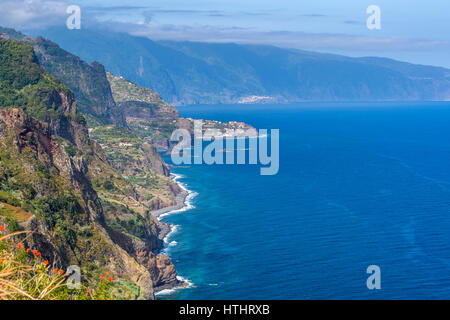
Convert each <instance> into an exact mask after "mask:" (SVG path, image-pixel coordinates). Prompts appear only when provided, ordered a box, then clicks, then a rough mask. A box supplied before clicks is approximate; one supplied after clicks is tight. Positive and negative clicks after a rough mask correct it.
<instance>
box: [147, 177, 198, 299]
mask: <svg viewBox="0 0 450 320" xmlns="http://www.w3.org/2000/svg"><path fill="white" fill-rule="evenodd" d="M176 177H177V176H176V175H173V180H174V181H175V182H176V183H177V184H178V186H179V188H180V190H181V191H180V192H179V193H178V194H177V195H176V197H175V202H176V204H175V205H173V206H169V207H165V208H161V209H158V210H154V211H151V214H152V215H153V216H154V217H155V218H157V219H158V221H159V220H160V219H161V217H162V216H163V215H165V214H168V213H170V212H173V211H177V210H182V209H184V208H187V207H188V203H187V201H188V199H187V198H188V196H189V194H190V192H189V190H187V189H186V188H185V187H184V186H183V185H182V184H181V183H179V182H178V181H176ZM158 227H159V233H158V238H159V239H161V240H163V241H164V240H165V239H166V238H167V237H168V236H169V234H170V233H171V232H172V231H173V230H174V226H173V225H172V224H170V223H164V222H160V223H159V225H158ZM177 280H178V281H177V282H172V283H170V284H164V285H162V286H157V287H155V288H154V292H155V293H158V292H161V291H163V290H171V289H175V288H183V287H188V286H189V283H188V281H186V280H184V279H183V278H181V277H178V276H177Z"/></svg>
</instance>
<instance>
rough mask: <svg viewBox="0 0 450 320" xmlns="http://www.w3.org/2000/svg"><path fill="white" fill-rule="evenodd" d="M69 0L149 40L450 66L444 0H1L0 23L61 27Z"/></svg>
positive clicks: (97, 21)
mask: <svg viewBox="0 0 450 320" xmlns="http://www.w3.org/2000/svg"><path fill="white" fill-rule="evenodd" d="M69 5H77V6H79V7H80V9H81V21H82V24H81V29H83V28H87V27H92V26H104V27H105V26H106V27H107V28H108V29H109V30H111V31H122V32H126V33H129V34H132V35H139V36H145V37H148V38H150V39H152V40H174V41H194V42H207V43H215V42H219V43H238V44H263V45H274V46H277V47H282V48H292V49H301V50H307V51H314V52H323V53H334V54H341V55H345V56H350V57H368V56H376V57H386V58H392V59H396V60H401V61H406V62H411V63H416V64H424V65H435V66H443V67H446V68H450V59H449V55H448V52H449V49H450V33H449V32H446V30H450V20H449V19H448V12H450V2H448V1H445V0H430V1H427V2H423V1H419V0H412V1H411V0H409V1H407V0H398V1H395V2H394V3H393V2H391V1H387V0H377V1H371V0H367V1H358V2H357V3H356V2H355V1H352V0H343V1H339V2H336V1H331V0H318V1H315V2H314V3H308V2H306V1H301V2H299V1H292V0H283V1H277V2H274V1H267V0H263V1H258V2H256V1H255V0H247V1H235V0H231V1H221V0H213V1H207V2H206V1H203V0H194V1H190V2H189V3H186V2H183V1H178V0H171V1H161V0H152V1H147V0H131V1H127V2H126V4H124V2H123V1H122V0H112V1H104V0H89V1H87V0H77V1H70V2H69V1H65V0H52V1H50V0H18V1H17V0H14V1H12V0H4V1H2V2H1V3H0V11H1V12H3V13H4V14H2V16H1V17H0V25H3V26H5V27H13V28H16V29H18V30H22V31H30V30H32V31H33V32H38V31H39V30H43V29H46V28H48V27H55V26H60V27H64V26H65V22H66V19H67V17H68V16H69V15H68V14H67V13H66V9H67V7H68V6H69ZM371 5H377V6H378V7H379V8H380V12H381V29H379V30H369V29H368V28H367V26H366V20H367V19H368V17H369V16H370V14H368V13H367V12H366V10H367V8H368V7H369V6H371Z"/></svg>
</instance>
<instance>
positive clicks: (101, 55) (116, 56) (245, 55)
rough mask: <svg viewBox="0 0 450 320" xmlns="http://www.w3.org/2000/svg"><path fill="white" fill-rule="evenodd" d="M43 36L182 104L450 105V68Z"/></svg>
mask: <svg viewBox="0 0 450 320" xmlns="http://www.w3.org/2000/svg"><path fill="white" fill-rule="evenodd" d="M43 33H44V35H46V36H47V37H48V38H50V39H52V40H54V41H55V42H57V43H58V44H60V45H61V46H62V47H63V48H66V49H68V50H70V51H71V52H74V53H76V54H77V55H79V56H81V57H82V58H83V59H85V60H87V61H94V60H97V61H100V62H102V63H103V64H105V66H106V67H107V69H108V70H109V71H110V72H112V73H113V74H116V75H120V76H123V77H124V78H127V79H129V80H130V81H133V82H135V83H137V84H138V85H140V86H143V87H147V88H150V89H152V90H155V91H157V92H158V93H159V94H161V96H162V98H163V99H164V100H165V101H167V102H168V103H171V104H175V105H187V104H199V103H200V104H221V103H239V102H240V101H241V100H242V99H244V100H245V99H246V98H249V97H252V96H257V97H270V98H271V99H269V101H270V102H278V103H286V102H300V101H404V100H409V101H413V100H449V99H450V70H449V69H445V68H442V67H433V66H423V65H414V64H411V63H406V62H400V61H396V60H392V59H387V58H376V57H375V58H373V57H363V58H350V57H345V56H340V55H334V54H326V53H315V52H310V51H302V50H297V49H282V48H278V47H274V46H265V45H240V44H233V43H231V44H229V43H225V44H222V43H220V44H219V43H200V42H174V41H152V40H150V39H148V38H144V37H136V36H131V35H128V34H125V33H113V32H108V33H106V32H104V31H102V30H100V31H99V30H94V29H86V30H76V31H69V30H63V29H48V30H46V31H44V32H43ZM124 60H126V61H127V63H126V64H124V63H121V61H124ZM250 100H251V99H250Z"/></svg>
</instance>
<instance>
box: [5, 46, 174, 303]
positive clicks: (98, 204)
mask: <svg viewBox="0 0 450 320" xmlns="http://www.w3.org/2000/svg"><path fill="white" fill-rule="evenodd" d="M0 150H1V151H0V182H1V184H0V185H1V187H0V202H2V203H3V204H5V205H10V206H15V207H17V208H21V209H22V210H24V211H25V212H28V213H29V215H26V219H24V218H23V215H21V216H18V215H15V214H11V213H10V212H6V211H5V210H3V209H2V208H3V207H1V208H0V217H1V219H6V220H7V221H9V222H10V223H12V222H13V221H15V222H19V223H20V224H21V226H22V228H25V229H28V230H33V231H34V232H35V233H33V236H32V237H31V238H30V239H28V240H27V241H28V242H30V243H29V246H32V247H34V248H38V249H39V250H40V251H41V252H42V255H43V256H44V257H45V258H46V259H47V260H48V261H50V263H51V264H52V265H54V266H58V267H60V268H66V267H67V266H69V265H78V266H80V267H81V269H82V271H83V277H84V279H85V280H86V281H92V279H95V278H96V275H98V274H99V273H101V272H102V271H105V270H109V271H110V272H112V273H114V274H115V275H117V277H118V278H120V279H123V281H127V282H129V283H130V284H131V285H134V286H137V287H138V288H139V295H138V296H139V298H143V299H152V298H154V288H156V287H161V286H170V285H174V284H177V283H178V280H177V279H176V271H175V269H174V267H173V265H172V264H171V262H170V259H169V258H168V257H167V256H165V255H159V254H158V253H159V251H160V249H161V246H162V240H161V235H160V233H161V229H163V226H162V225H161V224H160V223H159V222H158V221H156V219H154V218H153V217H152V216H151V215H149V214H148V211H146V210H144V208H145V207H146V206H145V205H143V204H142V203H141V200H143V199H140V196H139V192H138V191H137V190H136V187H135V186H134V185H133V183H132V182H130V181H128V180H127V179H125V178H123V177H122V175H121V174H120V173H119V172H118V171H117V170H116V169H114V167H112V166H111V165H110V164H109V162H108V161H107V157H106V155H105V153H104V152H103V150H102V149H101V146H100V145H99V144H98V143H97V142H95V141H93V140H92V139H91V138H90V136H89V133H88V129H87V126H86V121H85V119H84V117H83V116H82V115H81V114H80V113H79V112H78V110H77V102H76V101H75V97H74V95H73V93H72V92H71V91H70V90H69V89H68V88H67V87H66V86H65V85H64V84H63V83H62V82H61V81H59V80H57V79H55V78H54V77H52V76H51V75H50V74H48V73H47V72H45V70H44V69H43V68H42V66H41V65H40V61H39V59H38V57H37V56H36V55H35V53H34V51H33V48H32V47H31V46H29V45H27V44H23V43H20V42H17V41H11V40H8V39H0ZM111 190H116V194H117V195H122V196H123V198H129V199H133V201H135V203H136V206H135V207H130V206H128V205H127V204H125V203H123V204H124V205H122V203H120V202H117V201H116V202H114V201H111V202H108V201H106V200H105V199H104V198H102V196H101V193H102V192H109V191H111ZM119 191H120V192H119ZM99 194H100V196H99Z"/></svg>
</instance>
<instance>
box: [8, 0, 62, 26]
mask: <svg viewBox="0 0 450 320" xmlns="http://www.w3.org/2000/svg"><path fill="white" fill-rule="evenodd" d="M68 6H69V4H68V3H66V2H65V1H57V0H2V1H1V2H0V12H1V15H0V25H2V26H5V27H12V28H17V29H21V28H28V29H34V28H42V27H46V26H51V25H57V24H63V23H65V20H66V19H67V17H68V16H69V15H68V14H67V13H66V10H67V7H68Z"/></svg>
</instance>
